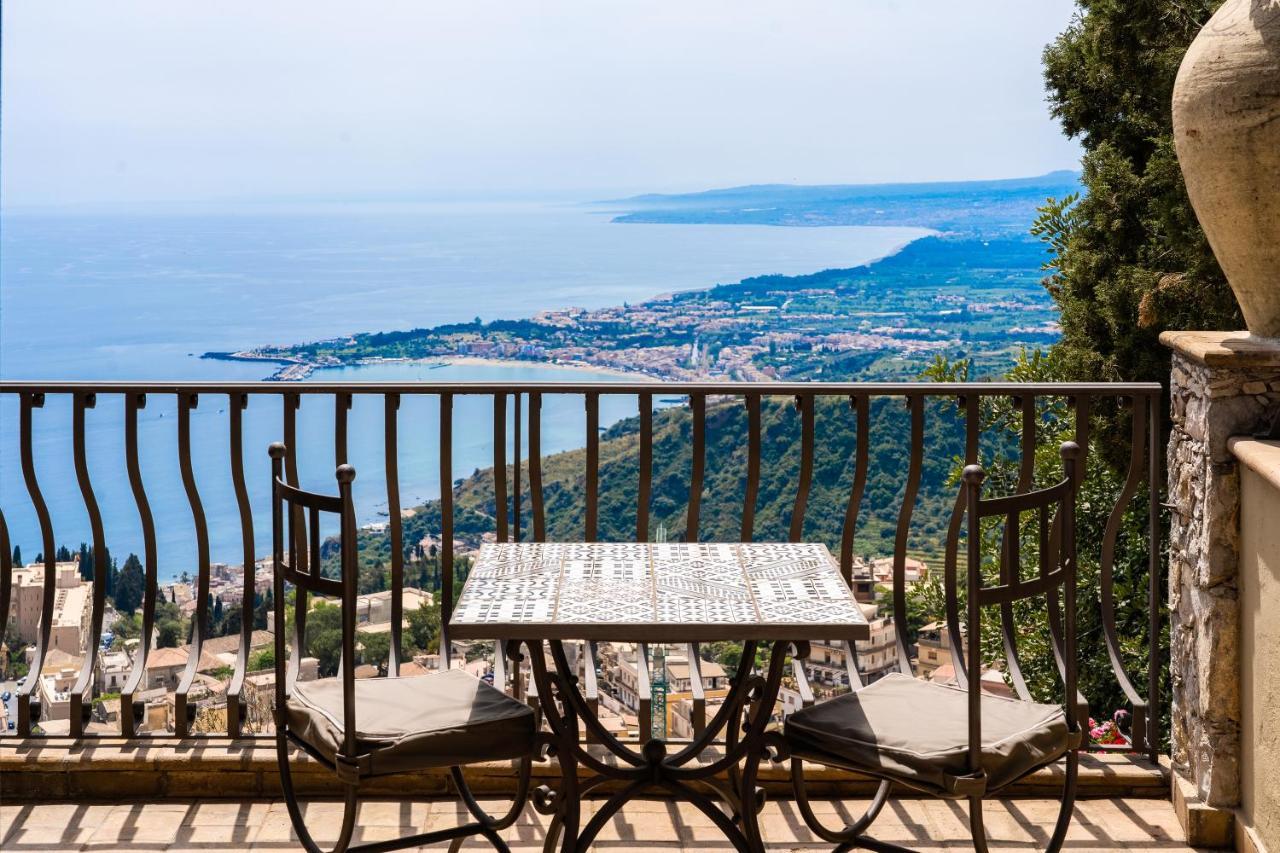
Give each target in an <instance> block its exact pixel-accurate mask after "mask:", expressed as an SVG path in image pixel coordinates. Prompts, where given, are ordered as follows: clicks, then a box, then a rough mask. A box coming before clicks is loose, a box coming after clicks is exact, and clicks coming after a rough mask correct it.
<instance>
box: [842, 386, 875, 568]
mask: <svg viewBox="0 0 1280 853" xmlns="http://www.w3.org/2000/svg"><path fill="white" fill-rule="evenodd" d="M849 407H850V408H852V409H853V411H854V413H855V414H856V415H857V420H858V435H857V439H856V440H857V442H858V444H857V448H856V450H855V451H854V463H853V486H852V487H851V488H850V489H849V504H848V506H846V507H845V510H844V529H843V530H841V531H840V574H841V576H842V577H843V578H844V582H845V583H846V584H849V585H850V586H852V585H853V548H854V544H853V540H854V534H855V533H856V531H857V529H858V513H859V512H860V511H861V509H862V493H863V492H864V491H866V488H867V464H868V461H869V458H870V449H871V448H870V444H871V442H870V438H871V436H870V432H871V427H870V421H871V417H870V412H869V411H868V409H870V408H871V406H870V400H869V399H868V398H867V395H866V394H858V395H856V396H853V397H850V398H849Z"/></svg>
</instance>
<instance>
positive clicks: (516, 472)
mask: <svg viewBox="0 0 1280 853" xmlns="http://www.w3.org/2000/svg"><path fill="white" fill-rule="evenodd" d="M511 398H512V401H513V403H514V405H515V410H514V411H513V412H512V416H511V433H512V435H511V455H512V457H513V459H512V462H513V464H512V466H511V479H512V480H513V483H512V484H511V541H513V542H519V541H520V503H521V498H522V497H523V495H521V493H520V449H521V448H520V426H521V424H520V418H521V415H522V412H521V404H522V401H523V399H524V395H523V394H521V393H519V392H517V393H515V394H512V395H511Z"/></svg>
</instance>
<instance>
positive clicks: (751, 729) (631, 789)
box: [527, 641, 807, 853]
mask: <svg viewBox="0 0 1280 853" xmlns="http://www.w3.org/2000/svg"><path fill="white" fill-rule="evenodd" d="M527 645H528V648H529V653H530V667H531V669H532V671H533V677H534V680H535V683H536V685H537V688H538V698H539V701H540V703H541V704H542V709H543V715H544V717H545V719H546V721H547V725H548V728H550V730H551V731H550V732H548V733H546V735H545V737H546V748H547V750H548V752H549V753H551V754H554V755H555V756H556V758H557V759H558V760H559V761H560V764H561V769H562V777H561V784H560V788H559V790H552V789H551V788H550V787H549V786H545V785H544V786H541V787H540V788H539V789H538V790H537V791H535V793H534V805H535V807H536V808H537V809H538V810H539V811H540V812H542V813H543V814H549V815H551V816H552V820H551V825H550V827H549V829H548V836H547V841H546V845H545V848H544V849H545V851H546V853H553V851H555V850H556V849H557V847H558V848H559V850H560V851H561V853H571V851H586V850H587V849H589V848H590V847H591V845H592V843H593V842H594V841H595V839H596V836H597V835H598V834H599V832H600V831H601V830H602V829H603V828H604V827H605V825H606V824H607V823H608V821H609V820H610V819H611V818H612V817H613V816H614V815H615V814H617V813H618V811H620V810H621V809H622V808H623V807H624V806H625V805H626V804H627V802H628V801H630V800H631V799H633V798H635V797H637V796H639V795H641V794H643V793H644V792H645V791H647V790H650V789H654V788H657V789H660V790H663V791H665V792H666V793H667V794H668V795H673V796H675V797H678V798H680V799H683V800H686V801H688V802H690V803H691V804H693V805H694V807H696V808H697V809H699V810H700V811H702V812H703V813H704V814H706V815H707V816H708V817H709V818H710V819H711V820H712V821H713V822H714V823H715V825H716V826H717V827H718V828H719V829H720V830H721V832H723V833H724V835H725V837H726V839H727V840H728V841H729V842H730V843H731V844H732V845H733V846H734V848H735V849H736V850H738V851H741V853H761V851H763V849H764V844H763V840H762V838H761V835H760V832H759V823H758V821H757V819H756V815H757V812H758V811H759V809H760V808H761V806H762V805H763V798H762V796H761V795H760V792H757V790H756V780H757V775H758V771H759V766H760V761H761V760H762V759H763V757H764V755H765V753H766V744H765V731H766V729H767V727H768V725H769V722H770V719H771V718H772V715H773V708H774V705H775V703H776V701H777V696H778V691H779V688H780V687H781V683H782V675H783V672H784V668H785V661H786V657H787V653H788V648H789V647H791V648H793V649H795V650H796V651H798V650H799V649H798V646H799V644H791V643H775V644H773V648H772V651H771V654H770V660H769V667H768V672H767V674H766V675H765V676H760V675H757V674H755V673H754V672H753V671H752V669H753V667H752V666H751V662H752V661H753V660H754V658H755V646H756V644H755V643H747V644H745V647H744V649H743V664H744V665H742V666H740V667H739V671H738V673H737V674H736V675H735V677H734V679H733V682H732V685H731V688H730V691H729V695H728V696H726V697H725V703H724V705H723V706H722V707H721V709H720V710H719V712H717V714H716V715H715V717H714V718H713V720H712V721H711V723H710V724H709V725H708V726H707V728H706V730H705V731H704V732H703V733H702V735H701V736H700V737H698V738H696V739H695V740H694V741H693V742H692V743H690V744H688V745H686V746H685V747H684V748H682V749H681V750H680V751H678V752H676V753H674V754H671V755H668V753H667V744H666V742H665V741H661V740H656V739H651V740H649V741H648V742H646V743H645V745H644V746H643V748H642V749H641V750H640V751H636V750H634V749H632V748H631V747H629V746H628V745H626V744H624V743H622V742H621V741H619V740H618V739H617V737H615V736H614V735H613V734H612V733H611V732H609V731H608V730H606V729H605V728H604V726H603V725H601V724H600V721H599V720H598V719H597V718H596V717H595V715H594V714H592V713H591V709H590V708H589V707H588V706H587V704H586V700H585V699H584V697H583V696H582V695H581V693H580V692H579V691H578V689H577V677H576V675H575V673H574V672H573V670H572V668H571V667H570V665H569V660H568V655H566V654H565V649H564V646H563V644H562V643H559V642H551V644H550V645H551V655H552V659H553V661H554V662H555V670H556V671H555V673H554V675H553V674H552V673H550V672H548V670H547V666H546V660H545V658H544V656H543V652H542V644H541V643H540V642H537V641H534V642H529V643H528V644H527ZM806 653H807V651H806ZM744 715H745V723H744ZM579 718H581V719H582V722H583V723H584V724H585V726H586V728H587V731H588V732H589V733H590V734H591V735H592V736H593V738H595V739H596V740H598V741H599V742H600V743H601V745H602V746H603V747H604V748H605V749H606V750H608V751H609V752H610V753H611V754H612V755H613V756H614V757H615V758H617V762H616V763H609V762H606V761H602V760H601V759H600V758H599V757H598V756H596V755H594V754H592V753H591V752H590V751H589V750H588V749H587V748H586V746H585V744H584V743H583V739H582V738H581V736H580V735H579V732H578V720H579ZM722 729H723V730H724V731H725V744H726V746H725V754H724V755H723V756H722V757H721V758H718V759H716V760H714V761H711V762H708V763H707V764H704V765H701V766H698V767H688V766H686V765H688V764H689V763H691V762H692V761H693V760H694V759H696V758H699V757H700V756H701V755H702V754H703V752H704V751H705V749H706V747H707V746H708V745H709V744H710V743H711V742H712V741H713V740H714V738H715V736H716V734H718V733H719V732H720V731H721V730H722ZM744 762H745V764H743V763H744ZM740 764H741V765H743V766H742V767H741V770H740V769H739V765H740ZM579 768H585V769H587V770H588V771H589V772H590V773H591V774H593V775H592V776H591V777H589V778H588V779H586V780H585V781H580V780H579V778H578V772H579ZM721 773H726V774H728V775H729V776H730V780H731V781H730V790H728V791H726V790H724V785H723V783H721V782H719V781H717V780H716V777H717V776H718V775H719V774H721ZM610 782H613V783H620V784H621V787H620V788H619V789H618V790H617V791H616V792H615V793H613V794H612V795H611V796H610V797H608V798H607V799H606V800H605V801H604V802H603V803H602V804H601V806H600V808H598V809H597V810H596V812H595V814H594V815H592V818H591V820H589V821H587V823H586V825H585V826H583V827H582V829H581V831H579V825H580V823H581V802H582V799H583V797H584V796H586V795H587V794H588V793H589V792H591V791H592V790H594V789H596V788H598V787H600V786H602V785H604V784H607V783H610ZM702 786H706V787H710V788H712V789H714V790H716V791H717V792H719V793H720V794H721V795H722V796H725V799H727V800H728V802H729V806H730V809H731V814H729V815H726V814H725V813H724V812H723V811H722V810H721V809H720V808H719V807H718V806H717V805H716V804H715V803H714V802H713V801H712V799H711V798H710V797H709V796H708V795H707V794H705V793H703V792H702V791H701V790H699V788H700V787H702ZM734 788H736V790H733V789H734ZM557 840H558V842H559V843H558V844H557Z"/></svg>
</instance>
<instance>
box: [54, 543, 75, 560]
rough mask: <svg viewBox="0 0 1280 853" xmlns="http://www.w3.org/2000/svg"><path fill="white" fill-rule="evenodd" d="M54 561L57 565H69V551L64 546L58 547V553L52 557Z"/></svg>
mask: <svg viewBox="0 0 1280 853" xmlns="http://www.w3.org/2000/svg"><path fill="white" fill-rule="evenodd" d="M54 559H55V560H57V561H58V562H59V563H69V562H71V551H70V550H69V549H68V548H67V546H66V545H59V546H58V553H57V554H55V555H54Z"/></svg>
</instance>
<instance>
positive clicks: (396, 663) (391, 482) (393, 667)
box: [382, 394, 404, 676]
mask: <svg viewBox="0 0 1280 853" xmlns="http://www.w3.org/2000/svg"><path fill="white" fill-rule="evenodd" d="M382 402H383V407H382V423H383V433H382V447H383V451H384V453H385V460H384V463H383V466H384V468H385V469H386V475H387V521H388V524H389V525H390V531H389V532H390V534H391V651H390V653H389V658H388V660H387V675H391V676H396V675H399V674H400V657H401V652H402V650H401V648H400V637H401V635H402V633H403V632H404V625H403V622H404V529H403V521H402V519H401V518H400V462H399V453H398V451H399V439H398V435H397V424H396V413H397V412H398V411H399V410H400V395H399V394H387V395H385V396H384V397H383V401H382Z"/></svg>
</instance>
